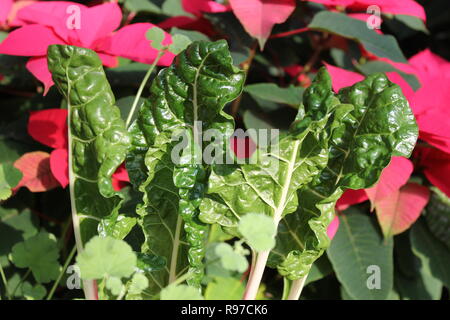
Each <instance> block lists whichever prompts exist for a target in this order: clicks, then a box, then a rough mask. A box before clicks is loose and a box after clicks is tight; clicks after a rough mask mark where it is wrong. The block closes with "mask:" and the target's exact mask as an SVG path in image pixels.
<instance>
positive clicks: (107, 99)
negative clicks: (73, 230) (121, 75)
mask: <svg viewBox="0 0 450 320" xmlns="http://www.w3.org/2000/svg"><path fill="white" fill-rule="evenodd" d="M48 66H49V70H50V71H51V73H52V77H53V81H54V82H55V84H56V86H57V87H58V89H59V91H60V92H61V94H63V95H64V97H65V98H66V99H67V102H68V109H69V120H68V121H69V176H70V179H71V184H73V186H72V187H71V188H73V193H74V195H73V196H74V198H75V199H74V201H75V207H76V212H77V215H78V216H77V218H78V220H80V221H81V222H80V229H81V238H82V241H83V243H85V242H86V241H88V240H89V239H90V238H91V237H93V236H95V235H96V234H97V227H98V222H99V221H100V220H101V219H105V218H106V219H109V221H108V222H107V224H108V225H111V224H113V222H112V221H111V218H114V219H117V218H118V215H117V213H118V209H119V207H120V204H121V203H122V201H123V196H122V195H121V194H120V193H118V192H116V191H114V189H113V187H112V184H111V176H112V174H113V173H114V172H115V171H116V169H117V168H118V167H119V166H120V164H121V163H122V162H123V161H124V160H125V156H126V153H127V150H128V147H129V144H130V138H129V135H128V133H127V131H126V129H125V123H124V121H123V120H122V119H121V116H120V110H119V108H118V107H117V106H116V105H115V98H114V95H113V93H112V91H111V87H110V85H109V83H108V81H107V79H106V76H105V73H104V71H103V67H102V62H101V60H100V58H99V57H98V56H97V54H96V53H95V52H94V51H92V50H89V49H85V48H79V47H74V46H63V45H52V46H50V47H49V49H48ZM103 230H104V231H107V230H114V232H117V230H116V229H115V228H103Z"/></svg>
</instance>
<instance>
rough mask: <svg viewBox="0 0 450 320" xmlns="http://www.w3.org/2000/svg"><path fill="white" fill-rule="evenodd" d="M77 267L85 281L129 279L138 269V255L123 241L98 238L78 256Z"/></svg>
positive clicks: (91, 241)
mask: <svg viewBox="0 0 450 320" xmlns="http://www.w3.org/2000/svg"><path fill="white" fill-rule="evenodd" d="M77 265H78V266H79V267H80V273H81V278H82V279H85V280H92V279H103V278H107V277H116V278H122V277H129V276H130V275H131V274H132V273H133V272H134V270H135V268H136V255H135V254H134V252H133V251H132V249H131V247H130V246H129V245H128V244H127V243H126V242H125V241H123V240H117V239H114V238H111V237H105V238H102V237H98V236H96V237H94V238H92V239H91V240H89V242H88V243H87V244H86V247H85V250H84V251H83V252H82V253H81V254H79V255H78V256H77Z"/></svg>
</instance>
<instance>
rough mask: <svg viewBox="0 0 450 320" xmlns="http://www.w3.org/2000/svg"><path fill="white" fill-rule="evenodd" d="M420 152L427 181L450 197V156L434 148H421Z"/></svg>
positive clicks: (421, 164)
mask: <svg viewBox="0 0 450 320" xmlns="http://www.w3.org/2000/svg"><path fill="white" fill-rule="evenodd" d="M419 152H420V166H421V167H422V168H423V171H424V173H425V176H426V177H427V179H428V180H430V182H431V183H432V184H433V185H435V186H436V187H438V188H439V189H440V190H441V191H442V192H444V193H445V194H446V195H447V197H450V184H449V181H450V154H448V153H444V152H442V151H440V150H438V149H432V148H421V149H419Z"/></svg>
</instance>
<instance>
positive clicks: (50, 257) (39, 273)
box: [10, 231, 60, 283]
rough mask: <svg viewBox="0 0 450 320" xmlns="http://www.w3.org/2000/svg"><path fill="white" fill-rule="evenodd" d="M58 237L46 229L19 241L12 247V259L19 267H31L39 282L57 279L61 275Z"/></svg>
mask: <svg viewBox="0 0 450 320" xmlns="http://www.w3.org/2000/svg"><path fill="white" fill-rule="evenodd" d="M58 258H59V252H58V246H57V242H56V238H55V237H54V236H53V235H52V234H50V233H47V232H45V231H41V232H40V233H38V234H37V235H35V236H32V237H30V238H28V239H27V240H25V241H23V242H19V243H17V244H16V245H14V247H13V248H12V251H11V255H10V260H11V261H12V262H13V263H14V265H16V266H17V267H19V268H30V269H31V272H32V273H33V276H34V278H35V279H36V281H37V282H39V283H47V282H50V281H51V280H56V278H57V277H58V275H59V268H60V265H59V263H58Z"/></svg>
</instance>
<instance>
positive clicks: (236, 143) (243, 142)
mask: <svg viewBox="0 0 450 320" xmlns="http://www.w3.org/2000/svg"><path fill="white" fill-rule="evenodd" d="M230 140H231V141H230V144H231V149H232V150H233V152H234V154H235V155H236V157H238V158H240V159H245V158H250V157H251V156H252V154H253V152H255V150H256V144H255V143H254V142H253V140H252V139H250V138H249V137H245V138H239V137H231V139H230Z"/></svg>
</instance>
